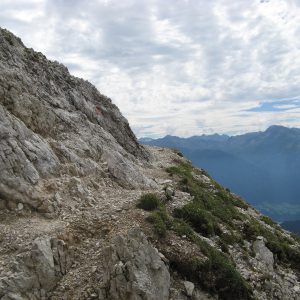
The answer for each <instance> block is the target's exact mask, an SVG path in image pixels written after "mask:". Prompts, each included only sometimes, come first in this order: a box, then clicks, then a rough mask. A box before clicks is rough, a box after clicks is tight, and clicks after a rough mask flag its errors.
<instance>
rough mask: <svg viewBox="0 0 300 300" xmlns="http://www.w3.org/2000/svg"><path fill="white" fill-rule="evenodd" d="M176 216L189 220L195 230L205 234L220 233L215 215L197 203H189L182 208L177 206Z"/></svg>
mask: <svg viewBox="0 0 300 300" xmlns="http://www.w3.org/2000/svg"><path fill="white" fill-rule="evenodd" d="M174 216H175V217H176V218H180V219H183V220H185V221H187V222H188V223H190V224H191V226H192V227H193V228H194V229H195V231H197V232H199V233H201V234H203V235H204V236H211V235H215V234H219V233H220V228H219V225H218V223H217V222H216V220H215V218H214V216H213V215H212V214H211V213H210V212H209V211H206V210H204V209H202V208H201V207H200V206H199V205H198V204H197V203H189V204H186V205H185V206H183V207H182V208H176V209H175V210H174Z"/></svg>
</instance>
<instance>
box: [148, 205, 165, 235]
mask: <svg viewBox="0 0 300 300" xmlns="http://www.w3.org/2000/svg"><path fill="white" fill-rule="evenodd" d="M147 221H149V222H150V223H152V224H153V228H154V232H155V233H156V234H157V235H158V236H159V237H162V238H164V237H165V236H166V235H167V229H168V228H170V226H171V220H170V217H169V216H168V214H167V212H166V209H165V207H163V206H162V207H160V208H159V209H158V210H156V211H154V212H152V213H151V215H150V216H149V217H147Z"/></svg>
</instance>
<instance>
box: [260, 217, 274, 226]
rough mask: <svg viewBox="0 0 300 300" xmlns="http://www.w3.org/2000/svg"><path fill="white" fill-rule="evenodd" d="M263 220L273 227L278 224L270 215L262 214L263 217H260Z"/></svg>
mask: <svg viewBox="0 0 300 300" xmlns="http://www.w3.org/2000/svg"><path fill="white" fill-rule="evenodd" d="M260 219H261V220H262V221H264V222H265V223H266V224H268V225H270V226H272V227H274V226H276V225H277V223H275V222H274V221H273V220H272V219H271V218H270V217H268V216H262V217H261V218H260Z"/></svg>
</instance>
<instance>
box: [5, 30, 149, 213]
mask: <svg viewBox="0 0 300 300" xmlns="http://www.w3.org/2000/svg"><path fill="white" fill-rule="evenodd" d="M0 137H1V140H0V169H1V173H0V199H1V200H0V201H1V205H0V206H2V207H3V206H6V207H7V208H15V207H16V205H17V203H20V202H21V203H23V204H25V205H26V206H28V207H30V208H33V209H37V210H40V211H48V212H49V211H50V212H51V211H52V210H53V206H52V205H51V203H47V201H48V202H51V201H50V199H49V198H50V197H49V196H48V195H45V193H43V192H42V188H43V187H42V184H41V181H42V179H45V178H50V177H53V176H55V177H58V176H61V175H63V174H69V175H73V176H86V175H87V174H89V175H90V174H101V172H103V168H102V165H103V163H107V167H108V170H109V172H110V174H111V176H113V177H115V178H116V180H118V182H119V183H120V184H122V185H124V186H129V187H136V186H138V185H141V184H142V185H147V184H150V182H149V181H148V180H147V178H145V177H144V176H143V175H142V174H141V172H139V170H138V161H139V160H141V161H146V160H147V159H148V158H149V154H148V152H147V151H146V150H145V149H144V148H143V147H142V146H141V145H139V144H138V142H137V140H136V138H135V136H134V134H133V133H132V131H131V129H130V127H129V125H128V122H127V120H126V119H125V118H124V117H123V116H122V115H121V113H120V111H119V110H118V108H117V107H116V106H115V105H114V104H112V102H111V100H110V99H109V98H107V97H105V96H103V95H101V94H100V93H99V92H98V91H97V90H96V88H95V87H94V86H93V85H91V84H90V83H89V82H87V81H84V80H82V79H78V78H75V77H73V76H71V75H70V74H69V72H68V70H67V68H66V67H64V66H63V65H61V64H59V63H57V62H50V61H48V60H47V59H46V57H45V56H44V55H42V54H41V53H37V52H34V51H33V50H32V49H28V48H26V47H25V46H24V45H23V43H22V42H21V40H20V39H18V38H16V37H15V36H14V35H12V34H11V33H10V32H8V31H6V30H3V29H0Z"/></svg>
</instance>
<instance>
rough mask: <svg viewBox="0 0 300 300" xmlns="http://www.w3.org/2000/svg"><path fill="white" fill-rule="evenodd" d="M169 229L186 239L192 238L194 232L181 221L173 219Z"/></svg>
mask: <svg viewBox="0 0 300 300" xmlns="http://www.w3.org/2000/svg"><path fill="white" fill-rule="evenodd" d="M171 229H172V230H173V231H174V232H176V233H177V234H178V235H180V236H183V235H185V236H186V237H188V238H193V236H194V231H193V229H192V228H191V226H190V225H188V224H187V223H186V222H184V221H183V220H181V219H176V218H175V219H174V220H173V222H172V227H171Z"/></svg>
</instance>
